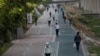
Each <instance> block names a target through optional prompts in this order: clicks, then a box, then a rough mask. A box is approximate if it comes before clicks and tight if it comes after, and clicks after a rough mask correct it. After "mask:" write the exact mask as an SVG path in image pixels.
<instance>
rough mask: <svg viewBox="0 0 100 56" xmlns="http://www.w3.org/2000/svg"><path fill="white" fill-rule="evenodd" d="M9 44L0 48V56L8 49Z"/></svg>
mask: <svg viewBox="0 0 100 56" xmlns="http://www.w3.org/2000/svg"><path fill="white" fill-rule="evenodd" d="M11 45H12V44H11V43H5V44H4V45H3V46H2V47H0V56H2V55H3V54H4V53H5V52H6V51H7V50H8V49H9V48H10V47H11Z"/></svg>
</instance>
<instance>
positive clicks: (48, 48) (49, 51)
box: [44, 42, 52, 56]
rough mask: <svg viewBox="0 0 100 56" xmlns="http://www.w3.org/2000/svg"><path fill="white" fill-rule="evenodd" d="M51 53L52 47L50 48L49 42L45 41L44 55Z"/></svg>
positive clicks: (47, 55)
mask: <svg viewBox="0 0 100 56" xmlns="http://www.w3.org/2000/svg"><path fill="white" fill-rule="evenodd" d="M51 53H52V49H51V46H50V45H49V43H48V42H47V43H46V46H45V53H44V54H45V56H51Z"/></svg>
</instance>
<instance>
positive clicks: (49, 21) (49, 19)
mask: <svg viewBox="0 0 100 56" xmlns="http://www.w3.org/2000/svg"><path fill="white" fill-rule="evenodd" d="M50 25H51V17H49V18H48V26H50Z"/></svg>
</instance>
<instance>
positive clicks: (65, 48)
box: [56, 11, 83, 56]
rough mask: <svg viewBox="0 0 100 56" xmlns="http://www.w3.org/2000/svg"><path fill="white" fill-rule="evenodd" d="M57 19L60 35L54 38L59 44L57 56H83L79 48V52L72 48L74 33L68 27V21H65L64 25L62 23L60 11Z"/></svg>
mask: <svg viewBox="0 0 100 56" xmlns="http://www.w3.org/2000/svg"><path fill="white" fill-rule="evenodd" d="M58 18H59V19H58V21H59V24H60V33H61V34H60V36H59V37H58V38H56V42H59V51H58V56H66V55H68V56H83V52H82V49H81V48H80V51H79V52H77V51H76V49H75V48H73V42H74V36H75V34H76V32H75V31H74V30H73V29H72V27H71V26H70V25H69V22H68V20H66V24H65V23H64V21H63V18H62V14H61V11H59V15H58Z"/></svg>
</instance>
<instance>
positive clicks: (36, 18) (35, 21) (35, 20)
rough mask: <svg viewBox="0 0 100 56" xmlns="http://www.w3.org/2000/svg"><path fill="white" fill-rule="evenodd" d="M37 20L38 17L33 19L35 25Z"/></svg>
mask: <svg viewBox="0 0 100 56" xmlns="http://www.w3.org/2000/svg"><path fill="white" fill-rule="evenodd" d="M37 20H38V17H37V16H36V17H35V19H34V23H35V25H37Z"/></svg>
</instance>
